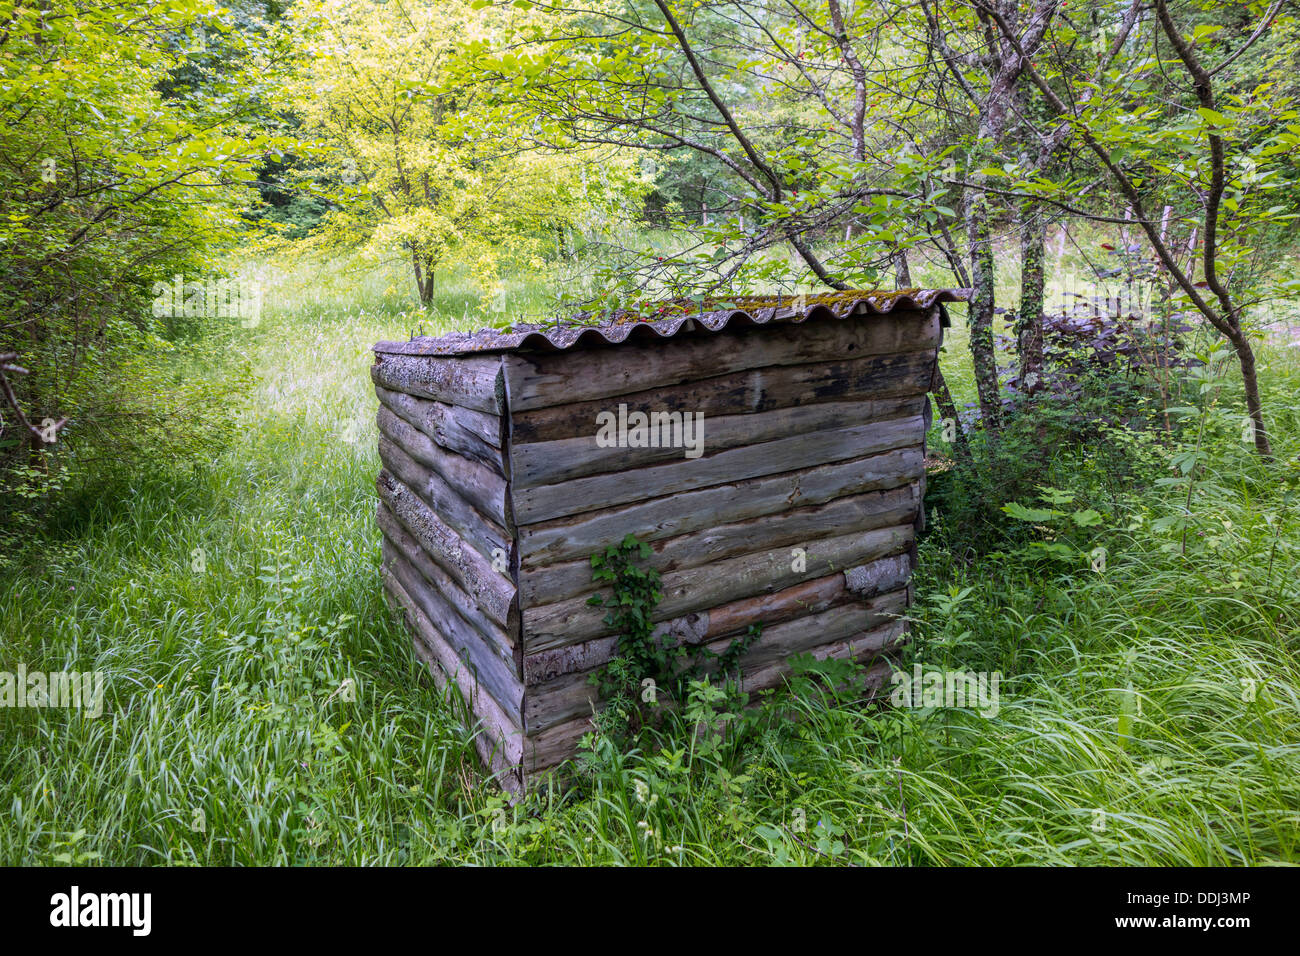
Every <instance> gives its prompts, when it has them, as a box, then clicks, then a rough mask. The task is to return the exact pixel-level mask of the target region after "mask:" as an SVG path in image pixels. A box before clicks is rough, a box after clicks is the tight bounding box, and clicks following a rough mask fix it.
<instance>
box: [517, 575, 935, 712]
mask: <svg viewBox="0 0 1300 956" xmlns="http://www.w3.org/2000/svg"><path fill="white" fill-rule="evenodd" d="M910 578H911V560H910V558H909V557H908V555H906V554H901V555H894V556H891V557H886V558H879V559H877V560H875V561H870V562H868V563H867V564H864V565H860V566H858V567H856V568H850V569H849V570H847V571H845V572H843V573H842V574H841V573H838V572H837V573H835V574H829V575H826V576H824V577H820V578H814V579H813V580H811V581H805V582H803V583H801V584H796V585H794V586H792V587H788V588H784V589H782V590H780V591H774V592H772V593H770V594H760V595H758V596H756V597H746V598H741V599H740V600H737V601H732V602H730V603H728V604H723V605H720V606H719V607H714V608H709V609H708V610H704V611H693V612H691V613H689V614H685V615H683V616H681V617H677V618H673V619H671V620H667V621H664V622H662V623H660V624H659V626H658V627H657V628H656V629H655V630H656V633H657V634H664V633H671V634H672V636H673V638H674V639H675V640H677V641H678V642H680V643H683V644H699V643H702V642H709V641H713V640H716V639H718V638H720V637H725V636H728V635H737V634H740V633H743V632H744V631H746V630H747V629H748V628H749V626H750V625H751V624H761V625H763V626H764V627H770V626H771V625H773V624H779V623H781V622H782V621H787V620H790V619H792V618H795V617H799V616H801V615H805V614H814V613H817V612H819V611H824V610H826V609H827V608H830V607H833V606H835V605H836V604H840V603H844V602H847V601H852V600H860V599H862V598H866V597H874V596H875V595H876V594H880V593H884V592H886V591H893V590H896V589H898V588H902V587H905V586H908V582H909V580H910ZM616 645H617V639H616V638H614V637H598V638H594V639H592V640H590V641H584V642H582V643H580V644H568V645H565V646H564V647H557V648H553V649H551V650H546V651H538V652H537V653H534V654H529V655H528V656H527V657H525V658H524V665H523V666H524V685H525V688H531V686H532V685H533V684H541V683H545V682H546V681H550V680H554V679H555V678H557V677H559V676H561V675H563V674H572V673H577V672H580V671H591V670H593V669H594V668H597V667H600V666H601V665H603V664H605V663H606V662H608V661H609V659H610V658H611V657H613V656H614V651H615V649H616ZM527 692H528V693H531V690H528V691H527Z"/></svg>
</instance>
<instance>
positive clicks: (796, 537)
mask: <svg viewBox="0 0 1300 956" xmlns="http://www.w3.org/2000/svg"><path fill="white" fill-rule="evenodd" d="M920 507H921V501H920V498H919V497H918V495H917V491H916V488H915V486H913V485H904V486H902V487H900V488H891V489H889V490H886V491H872V492H867V493H866V494H862V495H852V496H847V497H843V498H835V499H833V500H831V501H829V502H827V503H825V504H820V505H810V506H807V507H803V508H793V509H791V510H789V511H784V512H780V513H778V514H775V515H762V516H760V517H757V518H749V519H746V520H744V521H739V522H735V523H732V524H723V525H720V526H716V527H707V528H703V529H701V530H699V531H696V532H691V533H688V534H684V535H679V536H677V537H674V538H665V539H661V540H659V541H655V542H653V543H651V548H652V549H653V551H654V554H653V555H652V556H651V558H650V561H649V563H650V565H651V566H653V567H654V568H655V569H656V570H657V571H659V572H660V573H661V574H666V573H669V572H672V571H682V570H685V569H687V568H694V567H699V566H700V565H702V564H704V563H706V562H712V561H720V560H722V559H724V558H731V557H735V556H736V555H740V554H745V553H747V552H750V551H753V550H754V549H755V546H756V542H758V543H761V546H762V547H766V548H775V547H779V546H781V545H798V544H801V543H805V542H809V541H817V540H820V539H821V538H824V537H828V536H831V535H836V534H844V533H846V532H849V531H869V530H871V529H872V528H884V527H888V526H890V525H898V524H907V523H909V522H911V521H913V520H915V518H916V512H917V511H918V510H919V509H920ZM610 543H613V542H610ZM595 588H596V586H595V585H594V584H593V583H592V579H591V561H590V559H589V558H588V559H585V560H576V561H566V562H563V563H561V564H552V565H546V566H541V567H538V566H535V565H534V564H533V563H532V562H531V561H525V562H523V564H522V565H521V567H520V573H519V598H520V604H521V605H522V606H524V607H534V606H536V605H538V604H553V603H555V602H556V601H562V600H565V599H567V598H571V597H576V596H578V595H580V594H590V593H592V592H593V591H594V590H595Z"/></svg>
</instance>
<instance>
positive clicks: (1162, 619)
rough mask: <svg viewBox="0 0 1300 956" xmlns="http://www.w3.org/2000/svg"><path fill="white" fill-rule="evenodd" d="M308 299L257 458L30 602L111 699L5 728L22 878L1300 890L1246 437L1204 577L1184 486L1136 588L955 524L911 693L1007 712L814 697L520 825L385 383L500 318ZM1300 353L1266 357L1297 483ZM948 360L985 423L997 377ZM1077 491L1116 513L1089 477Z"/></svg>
mask: <svg viewBox="0 0 1300 956" xmlns="http://www.w3.org/2000/svg"><path fill="white" fill-rule="evenodd" d="M280 278H281V281H280V284H279V285H278V286H276V287H275V290H274V292H273V294H269V295H268V297H267V305H266V308H267V311H266V313H265V315H264V318H263V321H262V323H261V324H260V325H259V326H258V327H257V328H255V329H252V330H248V331H247V332H242V333H240V335H239V336H237V337H236V342H235V344H233V345H232V348H233V349H235V350H237V351H239V352H242V353H243V354H244V355H246V356H247V357H248V359H249V360H250V361H251V362H252V365H253V367H254V370H255V372H256V385H255V387H254V390H253V392H252V394H251V395H250V396H249V399H250V401H249V411H248V412H247V413H246V414H244V415H243V417H242V418H241V419H240V421H239V423H238V424H239V428H238V435H237V439H236V440H235V442H234V444H233V445H232V446H231V447H230V448H229V449H228V451H227V452H226V453H225V454H223V455H222V456H221V457H219V458H218V459H216V460H214V461H212V462H210V463H208V464H206V465H205V466H203V467H201V468H197V469H195V470H194V471H193V472H192V473H185V474H181V475H177V474H175V473H165V474H157V475H154V476H152V477H147V478H141V479H136V480H135V483H134V484H133V485H132V486H131V487H126V488H120V489H118V490H117V492H116V493H114V494H112V495H108V496H105V497H104V498H102V499H101V500H98V501H96V502H91V503H86V504H84V505H82V507H83V509H84V513H82V514H81V515H79V520H77V521H76V522H74V523H71V524H67V525H65V526H63V527H64V529H65V530H63V531H62V532H60V533H59V534H58V535H57V536H53V537H51V538H49V539H45V540H41V541H39V542H35V543H33V545H32V547H31V549H30V553H29V554H25V555H23V562H24V565H25V566H24V568H23V569H22V570H20V571H18V572H16V573H13V574H11V575H10V576H9V577H7V578H6V579H4V580H3V581H0V638H2V640H0V669H4V670H9V671H13V670H15V669H16V667H17V665H18V664H19V663H20V662H21V663H24V664H26V666H27V667H28V669H30V670H47V671H53V670H63V669H75V670H78V671H89V670H102V671H103V672H104V673H105V675H106V685H107V692H108V699H107V701H106V705H105V712H104V714H103V716H101V717H99V718H97V719H92V718H89V717H87V716H85V715H82V714H80V713H78V712H76V711H62V710H32V709H27V710H16V709H8V708H5V709H0V808H2V810H3V816H2V817H0V862H3V863H7V864H48V863H53V862H56V861H62V860H71V861H73V862H84V863H87V864H91V865H93V864H98V863H104V864H152V863H169V864H186V863H193V864H295V865H301V864H312V863H326V862H328V863H355V864H394V863H434V862H456V863H465V862H472V863H600V864H603V863H632V864H642V863H654V864H660V863H662V864H667V865H674V864H701V863H707V864H714V863H828V862H835V863H861V864H883V865H906V864H1028V863H1038V864H1157V865H1176V864H1259V863H1271V862H1294V861H1296V859H1297V856H1298V847H1297V840H1298V837H1300V667H1298V666H1297V662H1296V650H1297V631H1296V627H1297V615H1298V609H1300V601H1298V598H1300V594H1298V593H1297V589H1298V583H1297V575H1296V564H1297V555H1298V553H1300V521H1298V520H1297V516H1296V510H1297V509H1296V507H1295V505H1294V504H1292V505H1290V506H1287V505H1284V502H1283V495H1282V491H1281V486H1280V484H1279V477H1278V476H1279V474H1280V471H1279V470H1277V469H1274V470H1270V469H1268V468H1266V467H1264V466H1262V465H1261V464H1260V463H1258V462H1257V461H1255V460H1254V459H1253V457H1252V456H1251V455H1250V454H1249V451H1248V449H1243V448H1241V447H1237V445H1234V444H1232V439H1231V437H1225V438H1221V439H1219V440H1218V445H1216V447H1215V449H1214V453H1215V454H1214V459H1213V460H1214V466H1213V470H1212V472H1211V473H1208V474H1206V475H1205V476H1204V483H1203V485H1202V489H1203V495H1204V497H1203V498H1199V499H1197V502H1196V506H1195V510H1196V522H1197V524H1196V526H1195V530H1197V531H1200V532H1202V533H1201V534H1199V535H1198V534H1195V533H1192V534H1191V538H1192V545H1191V547H1190V548H1188V549H1187V550H1186V553H1183V551H1182V549H1180V547H1179V538H1178V535H1177V534H1174V533H1165V532H1155V531H1152V530H1151V526H1152V524H1153V523H1155V522H1156V520H1157V519H1158V518H1159V517H1160V516H1161V515H1166V514H1170V513H1173V512H1174V511H1175V510H1176V509H1178V508H1181V507H1182V504H1183V501H1182V498H1181V497H1180V496H1179V495H1178V494H1176V493H1174V492H1173V491H1170V490H1168V489H1165V488H1162V487H1160V486H1157V485H1154V484H1152V483H1149V482H1143V483H1139V484H1138V485H1137V486H1136V487H1133V488H1130V489H1127V490H1126V491H1125V493H1124V495H1123V496H1122V498H1121V499H1117V500H1116V501H1114V502H1113V503H1112V504H1111V505H1110V506H1109V507H1108V508H1106V509H1102V510H1105V511H1106V521H1105V524H1104V526H1102V527H1100V528H1099V529H1097V531H1096V534H1097V536H1098V537H1097V540H1098V541H1101V542H1103V543H1104V544H1105V546H1106V547H1107V549H1108V555H1109V557H1108V562H1107V566H1106V570H1105V572H1104V573H1096V572H1093V571H1091V570H1090V569H1089V568H1087V567H1086V566H1073V567H1071V566H1066V565H1061V564H1050V563H1043V562H1040V561H1036V560H1034V559H1033V558H1031V557H1029V556H1026V555H1025V554H1021V553H1018V552H1016V551H1015V550H1014V549H1010V548H1009V549H1008V550H1007V552H1006V553H1004V554H1001V555H993V556H988V555H985V556H982V557H976V558H974V559H970V558H969V557H966V556H962V555H959V554H958V552H957V551H956V550H955V549H953V548H951V547H949V546H948V545H950V544H951V543H952V542H951V541H947V540H945V534H946V533H947V532H945V529H944V526H943V517H942V515H940V516H939V522H938V523H937V526H936V530H935V533H934V534H933V535H932V536H931V537H930V538H929V539H928V540H927V542H926V543H925V544H923V546H922V563H921V569H920V571H919V576H918V582H917V583H918V595H919V599H918V604H917V606H916V607H915V609H914V611H913V614H914V618H915V623H914V634H915V640H914V644H913V647H912V649H911V650H910V651H909V655H910V656H909V658H908V660H907V662H906V663H908V664H909V665H910V663H911V660H912V659H913V658H914V659H916V660H919V661H922V662H925V663H926V664H931V665H936V666H945V667H951V668H958V667H960V668H965V669H968V670H999V671H1001V672H1002V674H1003V683H1002V685H1001V698H1000V708H999V710H998V713H997V714H996V716H993V717H989V718H985V717H981V716H979V715H977V714H975V713H973V712H971V711H956V710H951V709H940V710H933V711H924V710H910V709H896V710H879V709H872V708H865V707H863V706H861V704H860V703H859V702H857V701H855V700H853V698H852V695H848V696H842V695H841V696H837V695H834V694H830V693H819V692H817V691H816V690H814V689H812V688H813V686H814V683H813V681H812V679H811V678H810V679H806V680H802V681H801V683H802V684H803V689H802V693H800V694H797V695H794V696H786V697H783V698H781V699H779V700H774V701H773V702H771V703H770V704H769V705H768V706H766V707H763V708H759V709H758V710H756V711H752V712H750V713H749V714H748V715H743V716H737V717H735V718H734V719H733V720H732V726H733V732H731V733H729V735H728V736H727V737H726V738H725V739H722V740H718V739H714V738H711V737H709V736H705V737H703V738H700V737H697V736H696V735H694V734H691V733H689V732H686V731H684V730H680V729H679V730H678V731H677V732H672V731H671V730H670V731H669V732H668V733H667V735H666V737H665V738H664V739H663V740H662V741H660V743H661V744H662V746H661V747H660V748H658V749H653V748H650V747H646V748H644V749H641V750H638V751H635V752H633V753H631V754H621V753H617V752H610V751H609V750H608V749H603V750H602V749H600V748H598V749H597V752H596V753H594V754H591V755H589V757H588V758H587V759H586V762H585V765H584V766H585V769H584V771H583V773H582V774H581V775H580V778H579V779H580V783H579V785H578V786H577V787H576V788H574V789H572V790H570V791H569V792H567V793H565V794H563V795H560V794H554V793H547V794H541V795H538V796H536V797H533V798H530V800H528V801H527V802H525V803H522V804H520V805H517V806H511V805H509V804H508V803H507V802H506V801H505V800H504V799H503V797H502V796H501V794H500V793H499V792H498V791H497V790H496V789H495V787H494V786H493V785H492V784H491V782H490V781H489V780H487V779H485V777H484V774H483V772H482V771H481V769H480V768H479V765H478V764H477V762H476V760H475V758H474V750H473V746H472V733H473V729H472V727H470V728H466V727H463V726H462V724H461V720H460V718H461V717H462V716H463V715H461V714H460V713H459V712H458V710H457V707H456V706H455V702H454V701H451V700H448V699H447V698H446V697H445V696H444V695H442V694H439V693H438V692H437V691H435V689H434V688H433V685H432V683H431V682H430V680H429V679H428V677H427V675H426V674H424V672H423V671H422V669H421V666H420V665H419V663H418V661H417V660H416V659H415V658H414V656H413V654H412V653H411V651H410V648H409V644H408V640H407V639H406V638H405V637H404V635H403V634H402V633H401V630H400V628H399V627H398V626H397V625H396V623H395V622H394V621H393V619H392V617H391V615H390V614H389V612H388V611H387V609H386V608H385V606H384V604H383V601H382V599H381V596H380V587H379V582H378V560H379V559H378V545H377V542H378V534H377V532H376V530H375V527H374V524H373V501H374V496H373V479H374V475H375V473H376V472H377V470H378V467H379V463H378V460H377V456H376V454H375V450H374V449H375V442H376V434H375V431H374V426H373V420H374V411H375V403H374V398H373V394H372V390H371V387H370V382H369V377H368V374H367V366H368V365H369V362H370V356H369V352H368V348H369V346H370V345H371V344H372V343H373V342H374V341H375V340H377V339H381V338H404V337H405V336H406V335H407V334H409V333H410V332H411V331H413V330H414V329H416V328H418V327H419V326H420V325H421V323H423V326H424V331H427V332H431V333H433V332H437V331H441V330H443V328H445V327H450V326H451V325H453V324H466V325H470V326H475V325H479V324H487V323H488V322H489V321H490V320H491V319H492V316H491V315H490V314H485V313H482V312H475V311H473V309H474V308H480V307H481V303H480V304H475V303H471V299H473V298H474V290H473V289H472V286H471V284H470V283H469V281H468V280H464V281H459V282H458V281H456V280H449V281H448V282H447V283H446V284H445V285H446V287H445V288H444V289H443V290H442V291H441V297H440V299H439V302H438V314H439V315H440V316H443V318H442V319H440V320H436V321H435V320H433V319H430V318H429V317H427V316H425V315H422V314H419V313H417V312H414V311H412V310H411V309H410V306H409V299H408V297H406V296H405V295H404V294H403V293H401V292H400V291H394V292H389V291H388V290H389V288H390V286H392V285H393V284H394V283H396V282H399V281H401V273H400V271H395V272H394V273H393V274H392V275H389V274H386V273H384V272H382V271H375V272H358V273H356V274H353V275H348V274H347V273H346V271H343V270H340V269H338V268H322V269H320V270H319V271H315V270H308V269H299V270H297V271H292V270H290V271H287V272H285V273H284V274H283V275H282V276H281V277H280ZM528 289H529V286H528V284H527V283H526V282H525V283H521V284H520V287H519V291H520V293H521V294H523V295H527V294H532V293H530V292H529V291H528ZM536 295H537V298H538V300H539V301H540V300H541V299H542V298H543V292H542V291H541V290H537V291H536ZM458 313H459V315H458ZM431 325H437V326H438V327H436V328H431V327H430V326H431ZM1294 352H1295V350H1290V351H1287V350H1282V349H1279V350H1274V351H1268V352H1266V354H1265V358H1266V361H1265V366H1266V368H1267V378H1266V386H1267V392H1268V397H1269V400H1270V403H1271V404H1270V408H1271V418H1272V420H1273V423H1274V427H1275V430H1276V431H1277V444H1278V450H1279V458H1281V459H1287V458H1293V457H1294V456H1295V455H1296V453H1297V452H1298V451H1300V406H1298V405H1297V402H1298V401H1300V400H1298V399H1297V398H1296V395H1297V394H1300V389H1297V386H1298V385H1300V371H1298V370H1297V367H1296V366H1297V363H1296V360H1295V354H1294ZM944 362H945V369H946V371H948V372H949V374H948V378H949V380H950V381H951V382H954V383H956V384H955V386H954V387H955V388H957V389H958V390H959V391H961V394H960V395H959V400H964V399H965V398H968V397H969V393H968V392H967V391H962V390H963V389H966V388H967V386H966V385H965V384H964V383H968V382H969V372H968V369H967V368H966V367H965V365H964V363H965V353H964V350H962V349H958V348H953V349H950V350H949V351H948V352H947V353H946V354H945V357H944ZM1238 445H1239V443H1238ZM1153 454H1154V453H1153ZM1156 460H1157V465H1158V466H1159V467H1165V466H1164V465H1160V463H1159V460H1158V455H1156ZM1056 467H1057V468H1058V469H1059V474H1058V475H1055V476H1053V481H1055V482H1056V483H1057V486H1058V487H1064V486H1065V485H1066V484H1067V483H1069V482H1070V481H1071V480H1077V481H1078V482H1079V483H1080V484H1081V485H1087V473H1088V468H1089V463H1088V460H1087V456H1083V457H1082V458H1077V459H1068V460H1067V459H1065V458H1062V460H1061V461H1059V462H1058V463H1057V466H1056ZM1153 467H1154V466H1153ZM1279 468H1280V466H1279ZM1152 474H1153V476H1154V475H1155V474H1156V473H1155V472H1153V473H1152ZM1071 476H1074V478H1072V477H1071ZM1139 515H1140V516H1142V517H1143V520H1142V521H1141V523H1140V524H1139V523H1138V522H1137V520H1136V518H1137V516H1139ZM1135 525H1136V526H1135ZM1131 526H1134V527H1131ZM629 530H632V531H635V530H636V529H629ZM196 549H202V552H201V556H202V561H201V562H200V561H199V560H198V558H199V556H200V553H199V552H198V551H197V550H196ZM1270 559H1271V563H1272V568H1271V571H1270V570H1269V564H1270ZM198 568H202V570H197V569H198ZM968 588H969V590H967V589H968ZM1136 701H1140V708H1139V706H1138V705H1137V704H1136V703H1135V702H1136ZM719 706H721V705H719ZM1122 718H1124V719H1125V720H1126V721H1131V723H1130V722H1126V723H1125V724H1124V726H1123V727H1121V719H1122ZM1121 729H1123V730H1124V731H1125V732H1124V733H1121V732H1120V731H1121Z"/></svg>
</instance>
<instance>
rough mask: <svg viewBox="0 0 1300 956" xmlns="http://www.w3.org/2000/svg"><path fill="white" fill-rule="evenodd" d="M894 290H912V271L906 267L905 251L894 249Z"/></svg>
mask: <svg viewBox="0 0 1300 956" xmlns="http://www.w3.org/2000/svg"><path fill="white" fill-rule="evenodd" d="M893 260H894V288H895V289H910V288H912V270H911V269H909V268H908V267H907V250H906V249H900V248H898V247H895V248H894V255H893Z"/></svg>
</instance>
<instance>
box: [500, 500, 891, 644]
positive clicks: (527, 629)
mask: <svg viewBox="0 0 1300 956" xmlns="http://www.w3.org/2000/svg"><path fill="white" fill-rule="evenodd" d="M913 534H914V532H913V529H912V526H911V524H907V525H895V526H892V527H888V528H879V529H876V530H873V531H866V532H858V531H855V532H852V533H850V534H844V535H837V536H835V537H831V538H823V539H821V540H819V541H811V542H809V543H808V545H807V547H806V549H805V555H804V562H805V563H804V564H803V565H802V570H797V568H799V567H800V565H797V564H796V563H795V561H794V559H793V557H792V555H791V549H790V548H789V547H788V546H781V547H778V548H774V549H768V550H763V551H757V552H754V553H752V554H745V555H741V556H740V557H737V558H731V559H728V560H724V561H718V562H715V563H713V564H711V565H709V566H708V567H707V569H706V570H701V569H698V568H691V569H688V570H685V571H675V572H672V573H669V574H665V575H664V576H663V578H662V580H661V586H660V590H661V592H662V594H663V599H662V600H661V601H660V603H659V605H658V606H657V607H656V608H655V613H654V616H653V618H652V619H653V620H654V621H656V622H659V621H665V620H670V619H672V618H675V617H680V616H682V615H684V614H687V613H689V612H691V611H700V610H704V609H705V608H711V607H717V606H718V605H720V604H726V603H728V602H730V601H735V600H738V599H740V598H743V597H751V596H753V595H757V594H762V593H766V592H771V591H779V590H781V589H783V588H787V587H791V586H793V585H795V584H799V583H801V582H803V581H808V580H812V579H813V578H817V577H823V576H825V575H827V574H830V573H832V572H835V571H842V570H843V569H845V568H851V567H854V566H856V565H859V564H865V563H866V562H868V561H871V560H874V559H876V558H882V557H886V556H889V555H894V554H899V553H901V552H904V551H906V550H907V549H908V548H909V547H911V545H912V541H913ZM521 613H522V617H523V633H524V656H525V657H527V656H529V655H531V654H535V653H536V652H537V651H542V650H547V649H549V648H553V647H562V646H564V645H566V644H575V643H578V642H581V641H586V640H590V639H591V638H593V637H599V636H601V635H602V634H604V633H607V631H606V625H605V624H604V621H603V619H604V616H605V613H606V612H605V610H604V609H603V608H600V607H590V606H588V604H587V598H586V596H582V597H576V598H569V599H568V600H565V601H558V602H556V603H554V604H544V605H540V606H535V607H530V608H529V607H526V608H523V609H522V612H521Z"/></svg>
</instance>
